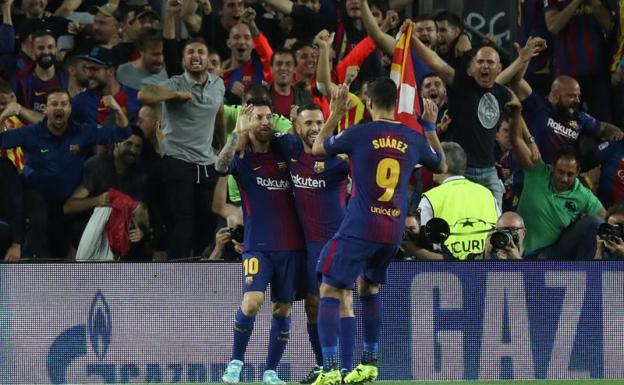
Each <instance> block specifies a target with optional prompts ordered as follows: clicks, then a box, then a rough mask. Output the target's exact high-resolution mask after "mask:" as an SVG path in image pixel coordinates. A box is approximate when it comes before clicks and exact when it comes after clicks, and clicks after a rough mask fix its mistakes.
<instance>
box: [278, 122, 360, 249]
mask: <svg viewBox="0 0 624 385" xmlns="http://www.w3.org/2000/svg"><path fill="white" fill-rule="evenodd" d="M278 140H279V142H280V145H281V147H282V151H283V153H284V157H285V158H286V161H287V162H288V165H289V168H290V176H291V179H292V185H293V192H294V193H295V205H296V207H297V213H298V214H299V221H300V222H301V226H302V227H303V234H304V236H305V240H306V242H326V241H328V240H329V239H330V238H331V237H332V236H333V235H334V234H335V233H336V231H338V227H339V226H340V222H342V218H343V217H344V212H345V206H346V186H347V176H348V174H349V165H348V164H347V162H346V160H343V159H341V158H338V157H335V156H334V157H327V158H322V157H318V156H314V155H312V154H307V153H305V152H304V151H303V143H302V142H301V139H300V138H298V137H297V136H295V135H292V134H285V135H282V136H280V137H279V138H278Z"/></svg>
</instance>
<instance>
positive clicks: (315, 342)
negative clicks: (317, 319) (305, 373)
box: [307, 322, 323, 366]
mask: <svg viewBox="0 0 624 385" xmlns="http://www.w3.org/2000/svg"><path fill="white" fill-rule="evenodd" d="M307 326H308V339H309V340H310V346H312V351H313V352H314V358H316V364H317V365H318V366H321V365H323V352H322V351H321V341H319V333H318V327H317V324H315V323H309V322H308V324H307Z"/></svg>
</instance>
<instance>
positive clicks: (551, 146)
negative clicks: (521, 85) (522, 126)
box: [522, 92, 600, 164]
mask: <svg viewBox="0 0 624 385" xmlns="http://www.w3.org/2000/svg"><path fill="white" fill-rule="evenodd" d="M522 110H523V111H524V119H525V120H526V123H527V126H528V127H529V130H530V131H531V134H533V136H535V141H536V143H537V147H539V149H540V152H541V154H542V159H544V162H545V163H546V164H551V163H552V162H553V160H554V157H555V154H556V153H557V151H558V150H559V149H560V148H562V147H566V146H572V147H577V146H578V143H579V137H580V135H581V133H585V134H589V135H598V133H599V132H600V122H599V121H598V120H596V119H595V118H593V117H592V116H591V115H588V114H586V113H584V112H578V113H577V114H576V116H575V117H574V118H573V119H563V118H561V117H559V116H557V114H556V113H555V109H554V108H553V106H552V104H550V102H549V101H548V100H547V99H546V98H545V97H543V96H541V95H540V94H538V93H537V92H533V93H532V94H531V95H529V96H528V97H527V98H526V99H524V100H523V101H522Z"/></svg>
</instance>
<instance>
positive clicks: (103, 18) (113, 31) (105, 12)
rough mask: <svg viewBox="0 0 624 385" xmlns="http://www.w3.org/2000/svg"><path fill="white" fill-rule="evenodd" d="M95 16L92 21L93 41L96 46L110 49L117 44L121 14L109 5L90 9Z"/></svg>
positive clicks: (112, 5) (114, 6)
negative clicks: (99, 45)
mask: <svg viewBox="0 0 624 385" xmlns="http://www.w3.org/2000/svg"><path fill="white" fill-rule="evenodd" d="M91 13H93V14H95V19H94V20H93V39H95V41H96V42H97V43H98V44H101V45H103V46H105V47H107V48H112V47H113V46H115V45H116V44H117V43H118V42H119V23H120V22H121V12H119V10H118V9H117V6H116V5H114V4H111V3H107V4H104V5H102V6H100V7H94V8H93V9H91Z"/></svg>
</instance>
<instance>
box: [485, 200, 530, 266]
mask: <svg viewBox="0 0 624 385" xmlns="http://www.w3.org/2000/svg"><path fill="white" fill-rule="evenodd" d="M525 237H526V228H525V227H524V221H523V220H522V217H521V216H520V215H518V214H517V213H515V212H511V211H507V212H505V213H503V215H501V216H500V218H498V220H497V221H496V229H495V230H494V232H493V233H491V234H490V235H488V237H487V239H486V240H485V250H484V251H483V259H486V260H488V259H493V260H521V259H523V257H524V247H523V246H522V242H523V241H524V238H525Z"/></svg>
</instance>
